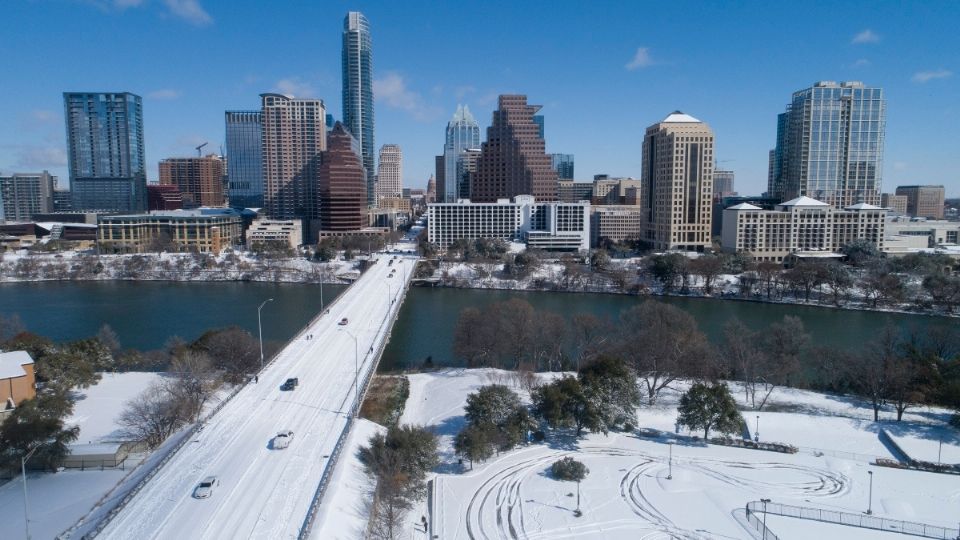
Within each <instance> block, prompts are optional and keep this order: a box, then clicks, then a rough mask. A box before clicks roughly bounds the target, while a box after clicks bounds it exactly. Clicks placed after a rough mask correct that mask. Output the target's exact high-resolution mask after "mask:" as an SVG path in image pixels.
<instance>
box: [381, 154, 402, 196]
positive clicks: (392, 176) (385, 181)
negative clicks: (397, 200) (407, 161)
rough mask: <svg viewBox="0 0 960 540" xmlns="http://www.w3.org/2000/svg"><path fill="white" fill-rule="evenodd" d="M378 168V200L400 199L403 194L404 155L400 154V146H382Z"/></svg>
mask: <svg viewBox="0 0 960 540" xmlns="http://www.w3.org/2000/svg"><path fill="white" fill-rule="evenodd" d="M378 166H379V167H380V168H379V169H378V170H377V200H379V199H381V198H387V197H390V198H393V197H400V196H401V195H402V193H403V154H402V153H401V152H400V145H397V144H385V145H383V146H381V147H380V161H379V165H378Z"/></svg>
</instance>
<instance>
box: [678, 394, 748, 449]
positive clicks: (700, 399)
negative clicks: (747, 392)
mask: <svg viewBox="0 0 960 540" xmlns="http://www.w3.org/2000/svg"><path fill="white" fill-rule="evenodd" d="M677 411H679V413H680V416H679V418H678V419H677V422H678V423H679V424H680V425H682V426H687V427H689V428H690V429H702V430H703V438H704V439H708V438H709V437H710V430H711V429H714V430H716V431H719V432H720V433H738V432H740V430H741V429H742V428H743V416H741V415H740V411H738V410H737V403H736V401H734V400H733V396H731V395H730V390H729V389H728V388H727V385H725V384H722V383H718V384H713V385H709V386H708V385H706V384H704V383H695V384H694V385H693V386H691V387H690V389H689V390H687V392H686V393H685V394H683V396H682V397H681V398H680V406H679V407H677Z"/></svg>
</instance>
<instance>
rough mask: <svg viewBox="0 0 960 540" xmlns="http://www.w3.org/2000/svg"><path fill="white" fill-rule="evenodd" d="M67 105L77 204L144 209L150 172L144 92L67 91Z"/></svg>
mask: <svg viewBox="0 0 960 540" xmlns="http://www.w3.org/2000/svg"><path fill="white" fill-rule="evenodd" d="M63 104H64V113H65V114H64V116H65V118H66V128H67V157H68V160H69V171H70V189H71V191H72V192H73V205H74V208H76V209H78V210H96V211H103V212H131V211H134V212H136V211H143V210H145V209H146V207H147V175H146V165H145V161H146V160H145V157H144V148H143V103H142V99H141V98H140V96H137V95H135V94H131V93H129V92H120V93H85V92H67V93H64V94H63Z"/></svg>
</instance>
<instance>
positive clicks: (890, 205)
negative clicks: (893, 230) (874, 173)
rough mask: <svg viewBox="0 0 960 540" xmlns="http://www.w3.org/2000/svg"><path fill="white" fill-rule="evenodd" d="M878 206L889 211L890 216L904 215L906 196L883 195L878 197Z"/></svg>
mask: <svg viewBox="0 0 960 540" xmlns="http://www.w3.org/2000/svg"><path fill="white" fill-rule="evenodd" d="M880 206H882V207H884V208H886V209H887V210H889V211H890V213H891V214H899V215H904V214H906V213H907V196H906V195H894V194H893V193H884V194H883V195H881V196H880Z"/></svg>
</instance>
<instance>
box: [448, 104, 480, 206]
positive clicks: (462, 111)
mask: <svg viewBox="0 0 960 540" xmlns="http://www.w3.org/2000/svg"><path fill="white" fill-rule="evenodd" d="M476 148H480V125H479V124H477V121H476V119H475V118H474V117H473V115H472V114H470V109H469V108H468V107H466V106H464V105H457V111H456V112H455V113H454V114H453V118H452V119H451V120H450V121H449V122H447V129H446V140H445V142H444V144H443V171H444V174H443V176H444V178H445V179H450V178H454V179H456V181H452V182H447V183H445V184H444V193H443V201H444V202H455V201H456V200H457V199H462V198H465V197H464V195H463V193H469V190H468V189H466V188H465V187H464V186H463V184H462V178H461V175H460V174H459V172H458V171H459V170H460V168H461V166H460V161H461V159H463V155H464V153H466V151H467V150H469V149H476ZM467 197H469V195H468V196H467Z"/></svg>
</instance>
